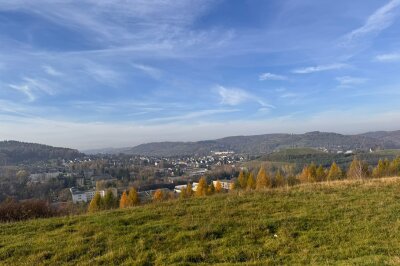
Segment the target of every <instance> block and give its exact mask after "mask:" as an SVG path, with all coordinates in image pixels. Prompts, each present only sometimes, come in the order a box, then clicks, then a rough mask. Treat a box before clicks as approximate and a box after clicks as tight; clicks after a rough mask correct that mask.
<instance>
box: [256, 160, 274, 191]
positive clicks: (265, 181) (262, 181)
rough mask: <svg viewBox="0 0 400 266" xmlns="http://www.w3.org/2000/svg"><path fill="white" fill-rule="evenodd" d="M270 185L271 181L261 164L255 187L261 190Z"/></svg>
mask: <svg viewBox="0 0 400 266" xmlns="http://www.w3.org/2000/svg"><path fill="white" fill-rule="evenodd" d="M270 186H271V182H270V180H269V177H268V175H267V172H266V171H265V168H264V167H263V166H261V168H260V170H259V171H258V174H257V179H256V189H257V190H261V189H265V188H268V187H270Z"/></svg>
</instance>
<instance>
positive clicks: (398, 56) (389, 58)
mask: <svg viewBox="0 0 400 266" xmlns="http://www.w3.org/2000/svg"><path fill="white" fill-rule="evenodd" d="M375 60H376V61H379V62H399V61H400V53H391V54H381V55H377V56H376V57H375Z"/></svg>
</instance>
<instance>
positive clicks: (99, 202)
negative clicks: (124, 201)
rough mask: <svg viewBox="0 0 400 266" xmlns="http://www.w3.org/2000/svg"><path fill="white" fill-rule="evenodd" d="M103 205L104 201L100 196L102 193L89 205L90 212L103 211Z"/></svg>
mask: <svg viewBox="0 0 400 266" xmlns="http://www.w3.org/2000/svg"><path fill="white" fill-rule="evenodd" d="M101 205H102V199H101V196H100V193H98V192H97V193H96V194H95V195H94V197H93V199H92V200H91V201H90V204H89V209H88V211H89V212H97V211H99V210H101Z"/></svg>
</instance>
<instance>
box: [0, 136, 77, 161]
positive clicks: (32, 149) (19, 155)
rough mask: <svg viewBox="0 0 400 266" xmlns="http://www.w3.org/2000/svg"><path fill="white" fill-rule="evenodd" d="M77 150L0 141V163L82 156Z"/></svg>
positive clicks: (70, 158) (67, 158) (66, 158)
mask: <svg viewBox="0 0 400 266" xmlns="http://www.w3.org/2000/svg"><path fill="white" fill-rule="evenodd" d="M83 156H84V154H83V153H81V152H79V151H78V150H74V149H68V148H60V147H52V146H48V145H42V144H36V143H26V142H19V141H12V140H10V141H0V165H6V164H19V163H34V162H39V161H47V160H51V159H65V160H72V159H75V158H80V157H83Z"/></svg>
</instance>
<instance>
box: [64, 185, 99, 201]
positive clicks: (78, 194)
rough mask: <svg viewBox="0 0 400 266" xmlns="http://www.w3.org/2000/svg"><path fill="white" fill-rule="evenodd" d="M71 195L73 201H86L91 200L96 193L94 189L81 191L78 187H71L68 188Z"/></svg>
mask: <svg viewBox="0 0 400 266" xmlns="http://www.w3.org/2000/svg"><path fill="white" fill-rule="evenodd" d="M69 190H70V191H71V195H72V202H73V203H80V202H88V201H91V200H92V199H93V197H94V195H95V194H96V192H95V191H93V190H91V191H82V190H80V189H78V188H75V187H72V188H70V189H69Z"/></svg>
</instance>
